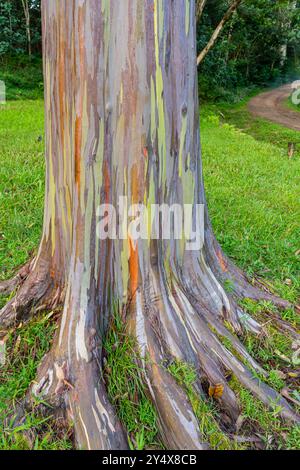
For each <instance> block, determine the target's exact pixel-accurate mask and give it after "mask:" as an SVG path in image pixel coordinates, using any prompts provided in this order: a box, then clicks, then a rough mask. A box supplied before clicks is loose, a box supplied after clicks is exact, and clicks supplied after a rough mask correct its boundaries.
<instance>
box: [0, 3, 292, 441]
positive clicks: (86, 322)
mask: <svg viewBox="0 0 300 470" xmlns="http://www.w3.org/2000/svg"><path fill="white" fill-rule="evenodd" d="M42 6H43V11H42V16H43V41H44V74H45V112H46V135H47V140H46V158H47V175H46V201H45V218H44V230H43V236H42V242H41V246H40V250H39V253H38V256H37V258H36V260H35V263H34V266H33V267H32V269H31V272H30V274H29V275H28V277H27V279H26V281H25V282H24V285H23V286H22V288H21V289H20V291H19V292H18V294H17V295H16V297H15V298H14V299H13V300H12V301H11V302H10V303H9V304H8V305H7V306H6V307H5V308H4V309H3V310H2V311H1V312H0V325H1V326H3V325H4V326H9V325H10V324H11V323H12V322H14V321H16V320H19V319H20V318H21V317H22V315H25V314H28V313H29V310H30V308H31V307H32V306H33V305H36V304H37V303H38V302H40V301H41V300H43V301H44V300H45V299H47V298H48V299H49V298H51V299H52V302H53V301H54V300H55V302H59V301H61V300H62V299H64V310H63V315H62V320H61V325H60V330H59V332H58V335H57V338H56V340H55V342H54V345H53V348H52V351H51V352H50V353H49V354H48V356H47V357H46V358H45V360H44V361H43V363H42V365H41V367H40V370H39V373H38V379H37V383H36V384H35V385H34V387H33V388H32V390H31V392H32V393H33V394H34V395H37V396H41V397H43V398H44V399H48V400H50V401H51V400H52V402H53V403H55V404H56V405H59V406H61V405H62V403H63V404H64V405H66V406H67V410H68V416H69V418H70V419H71V420H72V421H73V422H74V426H75V433H76V440H77V444H78V447H80V448H84V449H125V448H126V447H127V437H126V434H125V432H124V430H123V429H122V426H121V423H120V422H119V420H118V419H117V416H116V413H115V411H114V409H113V408H112V406H111V404H110V403H109V400H108V398H107V392H106V388H105V383H104V380H103V375H102V343H103V336H104V335H105V332H106V330H107V326H108V323H109V320H110V318H111V316H112V312H113V311H114V309H115V306H116V305H119V307H120V309H121V308H122V306H123V305H129V309H128V315H127V321H128V328H129V330H130V332H131V334H133V335H134V336H135V337H136V341H137V344H138V347H139V350H140V353H141V358H142V360H141V364H140V366H141V370H142V372H143V376H144V380H145V383H146V384H147V386H148V389H149V395H150V396H151V399H152V401H153V403H154V405H155V407H156V409H157V412H158V419H159V423H158V424H159V428H160V433H161V436H162V438H163V441H164V443H165V445H166V447H167V448H169V449H188V448H189V449H203V448H206V444H205V443H203V442H202V437H201V435H200V431H199V426H198V423H197V419H196V417H195V415H194V412H193V409H192V406H191V404H190V402H189V400H188V398H187V396H186V395H185V392H184V391H183V390H182V389H181V387H179V385H178V384H177V383H176V382H175V381H174V379H173V378H172V377H171V376H170V375H169V373H168V372H167V371H166V369H165V368H164V367H163V362H164V361H165V359H166V358H170V357H173V358H176V359H178V360H181V361H185V362H188V363H190V364H192V365H194V366H195V368H196V369H197V370H198V371H199V373H200V376H201V377H205V378H206V379H207V380H208V381H209V383H210V385H211V387H214V386H217V385H218V387H219V388H222V392H223V393H222V394H219V395H218V396H217V397H216V399H218V401H219V402H220V405H221V407H222V409H223V410H224V413H226V414H227V415H228V417H229V418H230V419H231V420H232V422H233V423H234V422H235V421H236V419H237V417H238V416H239V406H238V402H237V399H236V397H235V394H234V393H233V391H232V390H231V389H230V387H229V385H228V383H227V381H226V377H225V375H226V373H225V371H226V370H228V369H229V370H231V371H232V372H233V373H234V375H235V376H236V377H237V378H238V379H239V380H240V381H241V383H242V384H243V385H244V386H245V387H248V388H249V389H250V390H251V391H252V393H253V394H255V395H256V396H258V397H259V398H260V399H261V400H262V401H263V402H264V403H265V404H267V405H269V406H271V407H272V406H273V405H272V404H274V403H276V406H278V405H281V407H282V411H281V414H282V416H283V417H284V418H286V419H287V420H289V421H297V420H298V417H297V416H296V415H295V413H294V411H293V410H292V409H291V408H290V406H289V405H288V403H287V402H286V401H285V400H284V399H283V398H282V397H281V396H279V395H278V394H277V393H276V392H274V391H273V390H271V389H270V388H269V387H268V386H267V385H264V384H263V383H261V382H259V381H258V380H257V379H255V378H253V373H252V371H250V369H249V368H248V367H247V366H245V363H247V364H249V366H251V368H252V369H254V370H256V371H258V372H260V373H261V374H264V371H262V370H261V368H260V366H259V365H258V364H256V362H255V361H254V360H253V359H252V358H251V357H250V356H249V354H248V353H247V351H246V349H245V348H244V347H243V345H242V344H241V343H240V342H239V340H238V339H237V337H235V336H233V335H232V333H231V332H230V331H229V330H227V329H226V327H225V326H224V320H226V322H228V323H230V324H231V327H232V328H233V329H235V331H237V332H240V331H241V330H242V328H243V327H244V325H245V324H246V326H247V328H250V329H252V331H254V332H256V331H257V330H259V325H258V324H257V323H256V322H254V321H250V320H249V319H247V320H245V319H244V317H243V316H242V315H241V312H240V310H239V308H238V307H237V305H236V303H235V301H234V299H233V298H230V297H228V295H227V294H226V292H225V291H224V289H223V288H222V285H221V281H222V280H225V279H230V280H231V282H232V283H233V285H234V290H235V292H236V294H237V295H239V294H241V293H246V294H247V295H249V296H252V297H255V296H259V295H260V296H261V297H264V298H265V297H266V296H267V295H269V294H263V293H261V292H259V291H258V290H257V289H256V288H254V287H253V286H249V284H248V283H247V281H246V278H245V277H244V276H243V274H242V273H240V272H239V271H238V270H237V269H236V268H234V266H233V265H232V263H230V261H229V260H227V258H226V257H225V255H224V254H223V253H222V251H221V248H220V247H219V245H218V244H217V242H216V240H215V238H214V235H213V232H212V229H211V225H210V222H209V218H208V215H207V210H206V217H205V244H204V247H203V249H202V250H201V251H189V250H187V249H186V246H187V241H186V240H155V241H154V240H139V241H138V242H137V243H136V244H135V243H134V242H133V241H132V240H130V239H129V241H128V240H109V239H107V240H100V239H98V238H97V237H96V224H97V207H98V206H99V205H100V204H104V203H106V204H108V203H109V204H112V205H114V206H115V207H116V206H117V204H118V201H119V197H120V196H126V197H127V198H128V200H129V201H130V202H131V203H132V204H139V203H141V204H146V205H149V206H150V205H151V204H159V205H160V204H163V203H164V204H168V205H172V204H180V205H181V206H183V204H188V203H189V204H193V205H196V204H201V203H203V204H205V195H204V187H203V181H202V169H201V158H200V136H199V116H198V92H197V70H196V32H195V28H196V25H195V16H196V15H195V13H196V12H195V2H194V0H173V1H169V0H145V1H143V2H142V1H140V0H122V1H119V0H65V1H61V0H44V1H43V2H42ZM268 298H272V297H271V296H270V295H269V297H268ZM53 299H54V300H53ZM272 299H273V298H272ZM241 318H243V321H241ZM220 337H224V338H227V339H229V340H230V341H231V344H232V347H233V348H234V349H235V350H236V352H237V354H238V356H239V358H241V359H239V360H238V359H237V358H236V357H235V356H233V354H232V353H231V352H230V351H229V350H227V349H226V348H225V347H224V346H223V344H222V342H221V341H220V339H219V338H220ZM145 358H147V359H145Z"/></svg>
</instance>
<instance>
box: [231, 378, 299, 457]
mask: <svg viewBox="0 0 300 470" xmlns="http://www.w3.org/2000/svg"><path fill="white" fill-rule="evenodd" d="M230 387H231V388H232V389H233V390H234V392H235V393H236V394H237V396H238V398H239V401H240V404H241V410H242V418H243V421H244V422H243V426H242V432H250V433H255V435H256V436H258V437H259V438H260V439H261V440H262V442H263V443H264V448H265V449H266V450H275V449H276V450H280V449H289V450H299V449H300V440H299V432H300V427H299V426H298V425H294V426H290V425H289V424H286V423H284V422H283V421H282V420H281V419H280V417H279V411H280V410H279V407H276V406H274V409H273V410H272V411H270V410H269V409H267V408H266V407H265V405H263V403H261V402H260V401H259V400H257V399H256V398H254V397H253V395H252V394H251V393H250V392H249V391H248V390H246V389H245V388H243V387H242V386H241V385H240V383H239V382H238V380H237V379H236V378H235V377H232V379H231V380H230Z"/></svg>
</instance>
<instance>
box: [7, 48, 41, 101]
mask: <svg viewBox="0 0 300 470" xmlns="http://www.w3.org/2000/svg"><path fill="white" fill-rule="evenodd" d="M0 80H2V81H4V82H5V85H6V99H7V100H9V101H11V100H25V99H27V100H35V99H42V98H43V93H44V91H43V90H44V84H43V69H42V60H41V59H39V58H32V60H31V61H30V60H29V59H28V57H27V56H18V57H16V58H10V59H9V60H6V59H5V58H2V59H1V61H0Z"/></svg>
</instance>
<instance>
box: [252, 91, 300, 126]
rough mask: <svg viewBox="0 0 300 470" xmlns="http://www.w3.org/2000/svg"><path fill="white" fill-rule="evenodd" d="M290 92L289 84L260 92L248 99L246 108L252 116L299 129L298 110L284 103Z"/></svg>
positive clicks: (299, 118) (299, 113)
mask: <svg viewBox="0 0 300 470" xmlns="http://www.w3.org/2000/svg"><path fill="white" fill-rule="evenodd" d="M291 93H292V88H291V85H284V86H282V87H280V88H276V89H275V90H271V91H267V92H265V93H261V94H260V95H257V96H255V97H254V98H252V99H251V100H250V101H249V104H248V109H249V111H250V112H251V113H252V114H253V115H254V116H258V117H261V118H264V119H268V120H270V121H272V122H276V123H277V124H281V125H282V126H285V127H289V128H290V129H294V130H296V131H300V112H297V111H293V110H291V109H289V108H288V106H287V104H286V100H287V98H288V97H289V96H290V95H291Z"/></svg>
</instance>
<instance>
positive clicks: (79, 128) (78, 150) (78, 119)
mask: <svg viewBox="0 0 300 470" xmlns="http://www.w3.org/2000/svg"><path fill="white" fill-rule="evenodd" d="M81 142H82V118H81V116H77V117H76V122H75V182H76V184H77V186H80V159H81Z"/></svg>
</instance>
